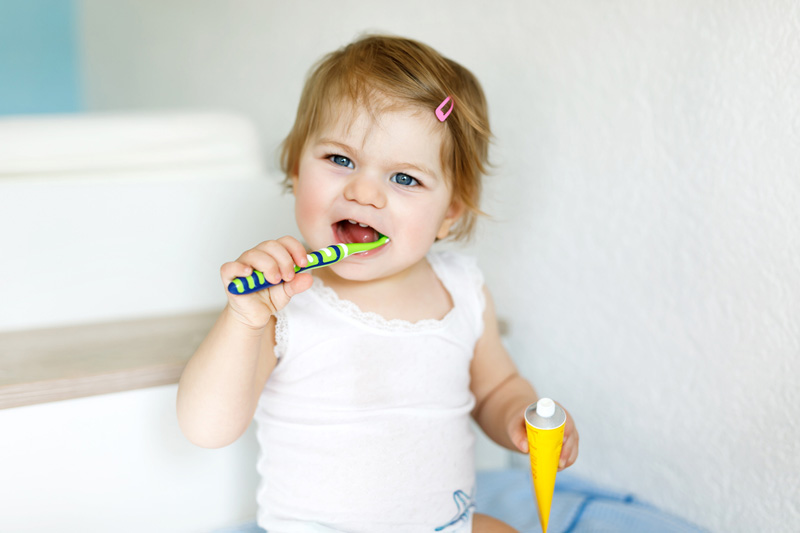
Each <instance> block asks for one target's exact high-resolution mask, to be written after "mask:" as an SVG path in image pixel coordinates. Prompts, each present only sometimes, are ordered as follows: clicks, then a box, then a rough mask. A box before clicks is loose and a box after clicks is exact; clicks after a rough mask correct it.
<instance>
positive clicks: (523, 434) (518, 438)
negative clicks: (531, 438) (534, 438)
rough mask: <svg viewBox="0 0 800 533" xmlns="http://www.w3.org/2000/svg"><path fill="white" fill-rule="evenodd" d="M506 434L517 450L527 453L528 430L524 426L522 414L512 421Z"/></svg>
mask: <svg viewBox="0 0 800 533" xmlns="http://www.w3.org/2000/svg"><path fill="white" fill-rule="evenodd" d="M508 436H509V438H510V439H511V442H512V443H513V444H514V446H516V447H517V449H518V450H519V451H521V452H522V453H528V431H527V429H526V428H525V417H524V416H522V417H520V418H519V419H517V420H515V421H514V422H512V424H511V426H510V427H509V430H508Z"/></svg>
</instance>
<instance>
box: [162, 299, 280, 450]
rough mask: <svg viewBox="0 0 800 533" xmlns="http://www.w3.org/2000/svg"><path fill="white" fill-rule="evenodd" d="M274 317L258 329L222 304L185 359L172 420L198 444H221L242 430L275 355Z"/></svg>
mask: <svg viewBox="0 0 800 533" xmlns="http://www.w3.org/2000/svg"><path fill="white" fill-rule="evenodd" d="M274 331H275V320H274V318H273V319H271V320H270V321H269V323H268V324H267V326H266V327H264V328H263V329H261V330H258V329H253V328H250V327H248V326H245V325H243V324H242V323H241V322H239V321H237V320H236V319H235V318H233V317H232V316H231V311H230V309H229V308H228V307H226V308H225V310H224V311H223V312H222V314H221V315H220V317H219V319H218V320H217V322H216V324H214V327H213V328H212V329H211V331H210V332H209V334H208V336H207V337H206V338H205V340H204V341H203V343H202V344H201V345H200V347H199V348H198V349H197V352H195V354H194V355H193V356H192V358H191V359H190V360H189V363H188V364H187V365H186V368H185V369H184V371H183V374H182V375H181V379H180V383H179V385H178V400H177V409H178V422H179V423H180V426H181V430H182V431H183V433H184V435H186V438H188V439H189V440H190V441H191V442H192V443H194V444H196V445H198V446H202V447H204V448H220V447H222V446H226V445H228V444H230V443H232V442H233V441H235V440H236V439H238V438H239V437H240V436H241V435H242V433H244V432H245V430H246V429H247V427H248V426H249V425H250V420H251V419H252V418H253V413H254V412H255V409H256V404H257V403H258V397H259V395H260V393H261V390H262V389H263V388H264V384H265V383H266V382H267V379H268V378H269V375H270V373H271V372H272V369H273V368H275V364H276V363H277V359H276V358H275V354H274V352H273V349H274Z"/></svg>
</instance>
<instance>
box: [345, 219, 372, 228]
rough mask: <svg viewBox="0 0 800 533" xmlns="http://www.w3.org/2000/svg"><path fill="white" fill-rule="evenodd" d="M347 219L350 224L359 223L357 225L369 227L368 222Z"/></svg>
mask: <svg viewBox="0 0 800 533" xmlns="http://www.w3.org/2000/svg"><path fill="white" fill-rule="evenodd" d="M347 221H348V222H349V223H351V224H358V225H359V226H361V227H362V228H368V227H369V224H362V223H361V222H356V221H355V220H350V219H347Z"/></svg>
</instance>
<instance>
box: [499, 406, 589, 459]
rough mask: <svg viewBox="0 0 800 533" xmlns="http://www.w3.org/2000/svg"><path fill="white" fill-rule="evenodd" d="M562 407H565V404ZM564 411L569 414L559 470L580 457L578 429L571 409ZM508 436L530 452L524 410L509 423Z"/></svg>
mask: <svg viewBox="0 0 800 533" xmlns="http://www.w3.org/2000/svg"><path fill="white" fill-rule="evenodd" d="M559 405H561V404H559ZM561 408H562V409H564V407H563V406H561ZM564 412H565V413H566V414H567V422H566V424H565V425H564V441H563V443H562V445H561V458H560V459H559V461H558V471H559V472H561V471H562V470H564V469H565V468H569V467H570V466H572V464H573V463H574V462H575V460H576V459H577V458H578V440H579V437H578V430H577V429H576V428H575V421H574V420H573V419H572V415H570V414H569V411H567V410H566V409H564ZM508 436H509V437H510V438H511V442H513V443H514V445H515V446H516V447H517V449H518V450H519V451H521V452H522V453H528V430H527V428H526V426H525V412H524V410H523V412H521V413H520V414H519V416H518V417H515V418H514V419H513V420H512V421H511V422H510V423H509V425H508Z"/></svg>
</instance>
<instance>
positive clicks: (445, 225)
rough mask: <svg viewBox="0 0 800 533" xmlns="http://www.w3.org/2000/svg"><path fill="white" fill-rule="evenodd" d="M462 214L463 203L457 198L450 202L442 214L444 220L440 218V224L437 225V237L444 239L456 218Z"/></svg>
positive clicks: (456, 220)
mask: <svg viewBox="0 0 800 533" xmlns="http://www.w3.org/2000/svg"><path fill="white" fill-rule="evenodd" d="M463 214H464V204H462V203H461V202H460V201H458V200H453V201H452V202H450V207H448V208H447V212H446V213H445V214H444V220H442V224H441V225H440V226H439V230H438V231H437V232H436V238H437V239H444V238H445V237H447V236H448V235H450V228H452V227H453V225H454V224H455V223H456V222H458V219H460V218H461V215H463Z"/></svg>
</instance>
